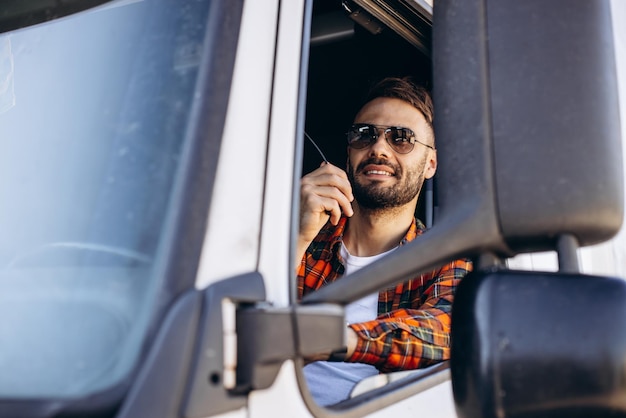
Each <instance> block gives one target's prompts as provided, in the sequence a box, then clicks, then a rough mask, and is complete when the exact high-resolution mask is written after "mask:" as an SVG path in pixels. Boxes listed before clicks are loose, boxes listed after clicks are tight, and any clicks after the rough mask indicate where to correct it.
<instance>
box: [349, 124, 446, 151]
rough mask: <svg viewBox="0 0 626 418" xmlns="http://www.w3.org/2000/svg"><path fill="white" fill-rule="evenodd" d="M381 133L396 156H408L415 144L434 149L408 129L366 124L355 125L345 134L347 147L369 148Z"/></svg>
mask: <svg viewBox="0 0 626 418" xmlns="http://www.w3.org/2000/svg"><path fill="white" fill-rule="evenodd" d="M380 131H383V134H384V135H385V140H386V141H387V143H388V144H389V146H391V149H393V150H394V151H395V152H397V153H398V154H408V153H409V152H411V151H413V148H414V147H415V144H416V143H418V144H422V145H423V146H425V147H428V148H430V149H433V150H434V149H435V148H434V147H432V146H430V145H428V144H424V143H423V142H420V141H418V140H417V139H416V138H415V134H414V133H413V131H412V130H410V129H409V128H402V127H400V126H379V125H372V124H366V123H355V124H354V125H352V126H351V127H350V130H349V131H348V132H347V133H346V135H347V137H348V146H350V147H352V148H354V149H363V148H367V147H369V146H371V145H372V144H374V143H375V142H376V140H377V139H378V133H379V132H380Z"/></svg>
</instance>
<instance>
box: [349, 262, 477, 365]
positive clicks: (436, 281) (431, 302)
mask: <svg viewBox="0 0 626 418" xmlns="http://www.w3.org/2000/svg"><path fill="white" fill-rule="evenodd" d="M471 268H472V267H471V262H470V261H469V260H467V259H463V260H457V261H454V262H451V263H449V264H447V265H445V266H444V267H442V268H441V269H439V270H437V271H435V272H434V274H433V275H432V276H431V279H430V281H429V283H428V285H427V287H426V290H425V291H424V293H423V295H422V297H421V298H418V299H417V300H416V301H415V302H414V303H413V305H414V306H411V308H410V309H397V310H394V311H391V312H389V313H387V314H384V315H381V316H379V317H378V318H377V319H375V320H373V321H368V322H363V323H356V324H350V325H349V326H350V328H352V329H353V330H354V331H355V332H356V333H357V336H358V342H357V347H356V350H355V351H354V353H353V354H352V356H350V358H348V359H346V361H348V362H358V363H367V364H371V365H374V366H376V367H377V368H378V369H379V370H380V371H382V372H391V371H397V370H411V369H418V368H422V367H426V366H429V365H431V364H435V363H438V362H441V361H443V360H447V359H449V358H450V318H451V311H452V301H453V299H454V293H455V292H456V288H457V286H458V285H459V283H460V281H461V278H462V277H463V276H465V275H466V274H467V273H468V272H469V271H470V270H471Z"/></svg>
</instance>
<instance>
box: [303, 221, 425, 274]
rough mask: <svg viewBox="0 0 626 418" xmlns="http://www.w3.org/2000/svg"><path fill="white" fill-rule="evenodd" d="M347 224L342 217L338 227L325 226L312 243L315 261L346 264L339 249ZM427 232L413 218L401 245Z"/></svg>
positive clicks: (420, 223) (421, 224)
mask: <svg viewBox="0 0 626 418" xmlns="http://www.w3.org/2000/svg"><path fill="white" fill-rule="evenodd" d="M347 224H348V218H347V217H345V216H342V217H341V219H340V220H339V222H338V223H337V225H336V226H335V225H333V224H331V223H330V222H328V223H327V224H326V225H324V227H323V228H322V230H321V231H320V233H319V234H318V235H317V237H316V238H315V240H313V242H312V243H311V247H310V250H311V254H312V256H313V258H314V259H315V260H323V261H326V262H329V261H331V259H332V258H333V257H336V258H337V259H338V260H340V262H341V264H342V265H343V264H344V263H343V259H342V258H341V254H340V253H339V249H340V247H341V242H342V241H343V233H344V231H345V230H346V226H347ZM425 231H426V227H425V226H424V224H423V223H422V222H421V221H420V220H419V219H417V218H413V221H412V222H411V225H410V226H409V229H408V231H407V232H406V234H404V237H402V239H401V240H400V242H399V245H400V246H402V245H404V244H406V243H407V242H411V241H413V240H414V239H415V238H416V237H418V236H420V235H422V234H423V233H424V232H425ZM337 273H339V274H343V271H338V272H337Z"/></svg>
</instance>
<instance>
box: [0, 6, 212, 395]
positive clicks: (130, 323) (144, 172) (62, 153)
mask: <svg viewBox="0 0 626 418" xmlns="http://www.w3.org/2000/svg"><path fill="white" fill-rule="evenodd" d="M208 3H209V1H208V0H206V1H197V0H193V1H182V0H155V1H151V0H143V1H142V0H119V1H115V2H112V3H109V4H108V5H107V6H103V7H100V8H98V9H95V10H91V11H89V12H85V13H81V14H79V15H75V16H71V17H67V18H63V19H60V20H58V21H53V22H50V23H46V24H43V25H39V26H36V27H32V28H28V29H23V30H20V31H16V32H13V33H9V34H5V35H2V36H0V179H2V180H1V181H0V202H2V203H1V204H0V230H1V231H2V237H1V238H0V339H1V342H0V369H1V370H2V373H0V396H1V397H5V398H6V397H11V398H20V397H72V396H76V395H79V394H85V393H91V392H95V391H98V390H102V389H104V388H106V387H109V386H111V385H112V384H114V383H115V382H117V381H119V380H121V379H122V378H123V377H124V376H125V375H127V374H128V373H129V371H130V370H131V368H132V366H133V365H134V362H135V360H136V358H137V355H138V353H139V349H140V346H141V343H142V339H143V336H144V335H145V332H146V329H147V326H148V323H149V320H150V313H151V307H152V304H153V302H154V300H155V293H156V292H155V289H158V284H159V281H160V280H161V279H162V278H161V277H160V274H159V269H158V261H159V249H160V247H161V245H162V244H163V243H162V241H163V237H164V234H163V231H164V229H165V228H166V226H167V222H166V221H167V219H168V212H169V210H168V207H169V205H170V204H171V202H170V200H171V196H172V187H173V184H174V179H175V176H176V173H177V172H178V171H179V168H180V167H179V165H180V159H181V152H182V149H183V145H184V138H185V127H186V125H187V120H188V117H189V112H190V107H191V102H192V98H193V91H194V86H195V84H196V78H197V69H198V65H199V61H200V51H201V49H202V42H203V37H204V34H205V22H206V21H207V13H208Z"/></svg>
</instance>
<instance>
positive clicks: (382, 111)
mask: <svg viewBox="0 0 626 418" xmlns="http://www.w3.org/2000/svg"><path fill="white" fill-rule="evenodd" d="M354 121H355V122H363V123H373V124H377V125H389V126H405V125H407V124H409V125H411V126H415V125H422V124H423V123H424V124H425V123H426V118H424V115H423V114H422V112H420V111H419V110H418V109H417V108H415V107H414V106H413V105H411V104H410V103H408V102H406V101H404V100H401V99H396V98H390V97H379V98H376V99H374V100H371V101H369V102H367V103H366V104H365V105H364V106H363V107H362V108H361V110H360V111H359V112H358V113H357V115H356V117H355V119H354Z"/></svg>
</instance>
